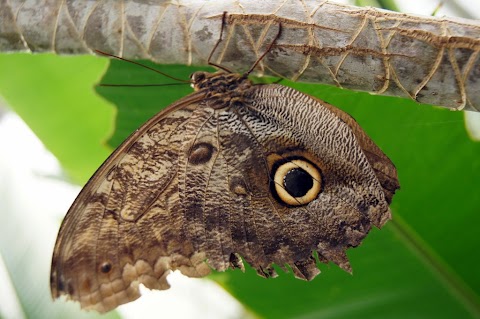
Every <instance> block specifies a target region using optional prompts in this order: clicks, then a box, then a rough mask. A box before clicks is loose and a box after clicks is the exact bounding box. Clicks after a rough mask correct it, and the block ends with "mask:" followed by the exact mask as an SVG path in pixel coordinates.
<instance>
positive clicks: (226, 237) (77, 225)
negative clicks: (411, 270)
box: [51, 85, 398, 312]
mask: <svg viewBox="0 0 480 319" xmlns="http://www.w3.org/2000/svg"><path fill="white" fill-rule="evenodd" d="M242 94H243V95H242V103H241V104H240V105H236V104H232V105H230V106H228V105H224V106H220V107H219V104H218V100H216V101H214V102H215V103H212V105H211V106H212V107H210V105H209V102H212V100H211V99H210V100H209V98H208V97H206V96H205V95H204V94H203V93H201V92H197V93H194V94H192V95H190V96H189V97H187V98H186V99H183V100H181V101H179V102H177V103H176V104H174V105H172V106H170V107H169V108H168V110H167V111H164V112H163V113H160V114H159V115H157V116H156V117H154V118H153V119H152V120H150V121H149V122H147V123H146V124H145V125H144V126H142V127H141V128H140V129H139V130H138V131H137V132H135V133H134V134H133V135H132V136H131V137H129V138H128V139H127V141H126V142H125V143H124V144H123V145H122V146H121V147H120V148H119V149H117V150H116V151H115V153H114V154H113V155H112V156H111V157H110V158H109V159H108V160H107V161H106V162H105V164H104V165H102V167H101V168H100V169H99V170H98V171H97V172H96V173H95V175H94V177H93V178H92V179H91V180H90V181H89V183H88V184H87V185H86V187H85V188H84V189H83V190H82V192H81V193H80V195H79V196H78V198H77V199H76V201H75V203H74V204H73V205H72V208H71V209H70V210H69V212H68V213H67V216H66V218H65V220H64V222H63V224H62V227H61V229H60V232H59V236H58V239H57V243H56V246H55V251H54V256H53V261H52V275H51V287H52V294H53V296H54V297H58V296H60V295H67V296H69V297H70V298H71V299H74V300H77V301H80V303H81V305H82V307H84V308H93V309H96V310H98V311H100V312H105V311H108V310H111V309H113V308H115V307H116V306H117V305H120V304H123V303H126V302H128V301H132V300H134V299H136V298H138V297H139V291H138V284H139V283H143V284H144V285H145V286H147V287H148V288H155V289H166V288H168V283H167V281H166V279H165V277H166V275H167V274H168V272H169V270H174V269H179V270H180V271H181V272H182V273H183V274H185V275H188V276H191V277H201V276H205V275H206V274H208V273H209V271H210V267H211V268H214V269H216V270H219V271H224V270H225V269H227V268H241V269H243V263H242V259H241V258H243V259H244V260H245V261H247V262H248V263H249V264H250V265H251V266H252V267H253V268H254V269H256V270H257V272H258V273H259V274H260V275H261V276H264V277H271V276H275V275H276V274H275V271H274V269H273V268H272V264H273V263H275V264H277V265H279V266H280V267H285V266H286V265H289V266H290V268H291V269H292V270H293V272H294V274H295V276H296V277H298V278H302V279H307V280H310V279H312V278H314V277H315V276H316V275H317V274H318V273H319V270H318V268H317V266H316V260H315V258H314V255H313V253H314V252H315V251H316V252H318V257H319V258H320V260H321V261H323V262H328V261H333V262H335V263H337V264H338V265H339V266H340V267H342V268H343V269H345V270H347V271H350V270H351V269H350V265H349V263H348V260H347V257H346V254H345V250H346V249H347V248H349V247H352V246H357V245H358V244H360V241H361V240H362V239H363V238H364V237H365V236H366V234H367V233H368V231H369V230H370V228H371V225H372V224H373V225H377V226H379V227H380V226H382V225H383V224H384V223H385V222H386V221H387V220H388V219H389V218H390V211H389V208H388V202H389V201H390V199H391V195H388V194H387V188H388V187H386V188H383V187H382V185H387V184H389V182H390V184H389V185H390V186H389V187H390V188H389V191H390V192H393V191H394V190H395V189H396V188H398V182H397V180H396V171H395V168H394V166H393V164H392V163H391V162H390V161H389V160H388V158H387V157H386V156H385V155H383V153H382V152H381V151H380V150H379V149H378V147H376V146H375V145H374V144H373V142H371V140H370V139H369V138H368V136H366V134H365V133H363V131H362V130H361V129H360V128H359V127H358V125H356V123H355V122H354V121H353V119H351V118H350V117H348V116H347V115H345V114H344V113H342V112H341V111H338V110H336V109H332V108H333V107H331V106H328V105H326V104H324V103H323V102H321V101H319V100H316V99H314V98H312V97H309V96H307V95H305V94H302V93H300V92H298V91H295V90H293V89H290V88H287V87H284V86H281V85H265V86H251V87H250V88H248V89H245V91H244V92H243V93H242ZM213 105H215V106H214V107H213ZM335 110H336V111H335ZM372 145H373V146H372ZM285 167H287V169H284V168H285ZM288 167H289V168H288ZM312 168H313V170H312ZM279 171H280V172H283V171H284V173H280V179H277V175H278V174H277V172H279ZM292 171H293V172H296V173H295V174H297V173H298V172H300V175H295V174H293V175H294V178H293V181H294V182H293V186H292V183H291V182H288V183H287V182H286V175H287V174H289V173H290V172H292ZM310 172H313V173H312V175H311V176H310V177H309V175H308V174H310ZM282 174H284V175H282ZM295 176H296V177H295ZM299 176H300V177H299ZM379 176H382V177H379ZM299 181H300V183H298V182H299ZM295 183H297V184H300V185H295ZM302 183H303V184H305V183H306V184H308V183H310V184H312V185H316V186H317V187H316V188H315V187H311V189H314V188H315V189H316V193H313V196H310V195H309V196H310V197H309V198H307V197H308V196H307V195H308V194H310V193H311V191H310V190H309V189H308V187H304V186H302V185H301V184H302ZM392 185H393V186H392ZM297 186H298V187H297ZM290 188H292V189H293V192H294V193H296V192H300V193H301V192H305V193H306V194H307V195H305V196H303V195H302V196H298V197H295V198H293V199H292V198H290V201H288V200H287V201H285V198H284V196H287V197H288V195H282V194H283V193H285V192H283V193H282V191H283V190H285V191H286V192H287V193H288V192H292V189H290ZM392 194H393V193H392ZM306 198H307V199H306ZM205 262H206V263H205Z"/></svg>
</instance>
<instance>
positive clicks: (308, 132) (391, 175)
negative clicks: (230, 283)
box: [225, 85, 399, 279]
mask: <svg viewBox="0 0 480 319" xmlns="http://www.w3.org/2000/svg"><path fill="white" fill-rule="evenodd" d="M245 105H246V108H243V109H241V111H240V113H242V114H241V118H242V121H243V122H244V124H245V126H246V127H248V130H249V131H250V132H251V134H250V136H251V141H248V142H246V144H248V145H253V148H254V150H251V151H252V154H256V156H252V155H251V154H250V155H249V156H247V157H246V158H249V159H250V162H249V163H248V165H244V166H245V168H248V167H255V169H252V170H247V169H245V170H243V172H242V174H241V175H243V176H244V179H245V183H246V184H247V188H249V187H251V188H254V186H255V187H257V188H258V187H260V185H262V186H261V187H263V190H264V191H263V192H259V193H257V194H265V193H268V192H266V190H267V189H268V188H267V185H266V183H265V178H266V176H267V177H268V176H269V177H270V185H272V181H271V180H272V178H273V177H272V176H273V174H272V171H273V170H274V168H275V167H276V166H278V165H279V164H278V163H285V162H286V161H290V162H292V163H293V162H295V161H294V160H293V159H303V160H305V161H306V162H307V163H311V164H312V165H313V166H316V167H317V168H318V169H319V171H320V175H321V185H322V189H321V193H320V194H318V196H317V197H316V198H315V199H313V200H312V201H310V202H308V203H307V204H304V205H298V206H292V205H289V204H286V203H285V202H283V203H282V200H281V199H280V200H279V198H278V196H273V198H272V194H271V193H272V187H271V186H270V194H269V197H267V198H261V199H259V200H258V203H257V204H256V206H254V207H253V208H252V209H251V211H250V214H253V215H254V216H255V217H253V218H252V222H251V224H252V225H254V230H253V231H252V230H250V231H251V232H254V233H255V234H256V238H257V242H258V243H259V244H260V245H259V247H261V248H262V249H261V251H263V252H264V255H261V254H260V253H258V254H257V255H255V256H253V255H250V258H245V259H247V261H249V263H251V264H252V266H253V267H255V268H256V269H257V271H258V272H259V273H262V272H263V271H264V270H265V269H269V267H270V264H271V263H272V262H274V263H276V264H278V265H281V266H282V265H285V264H289V265H290V266H291V267H292V269H293V271H294V273H295V275H296V276H297V277H299V278H305V279H312V278H313V277H315V276H316V275H317V274H318V273H319V271H318V269H317V268H316V265H315V260H314V258H313V255H312V253H313V252H314V251H317V252H318V256H319V258H320V260H321V261H324V262H328V261H333V262H335V263H336V264H338V265H339V266H340V267H342V268H343V269H345V270H347V271H351V268H350V265H349V263H348V260H347V257H346V254H345V250H346V249H347V248H349V247H355V246H358V245H359V244H360V242H361V240H362V239H363V238H364V237H365V236H366V235H367V233H368V232H369V230H370V228H371V226H372V225H375V226H377V227H381V226H383V225H384V224H385V222H387V221H388V220H389V219H390V218H391V214H390V209H389V203H390V201H391V198H392V196H393V193H394V191H395V190H396V189H397V188H398V185H399V184H398V179H397V176H396V170H395V167H394V165H393V164H392V162H391V161H390V160H389V159H388V158H387V157H386V156H385V155H384V154H383V153H382V152H381V151H380V149H379V148H378V147H377V146H376V145H375V144H374V143H373V142H372V141H371V140H370V138H369V137H368V136H367V135H366V134H365V132H364V131H363V130H362V129H361V128H360V127H359V126H358V124H356V123H355V122H354V120H353V119H352V118H351V117H350V116H347V115H346V114H345V113H343V112H341V111H339V110H337V109H335V108H334V107H333V106H330V105H327V104H326V103H324V102H322V101H319V100H317V99H314V98H312V97H310V96H308V95H305V94H303V93H301V92H298V91H296V90H294V89H291V88H288V87H284V86H281V85H265V86H254V87H253V88H252V89H251V90H250V92H249V93H248V94H247V99H246V103H245ZM253 137H254V138H253ZM230 140H232V141H233V140H235V141H237V142H236V143H237V146H235V145H229V146H228V147H225V149H226V150H230V151H232V154H231V159H232V161H233V160H235V159H236V160H237V161H238V158H236V157H235V156H236V155H235V154H238V153H239V152H240V149H239V148H241V146H238V143H239V142H238V141H242V138H240V137H236V138H235V139H230ZM239 165H240V164H239ZM295 165H296V164H295ZM240 167H241V165H240ZM248 172H251V174H248ZM275 183H277V182H276V181H275ZM254 193H255V192H254ZM253 200H254V199H253V196H252V202H253ZM252 202H251V203H250V204H251V205H253V203H252ZM243 207H248V206H247V205H246V204H244V206H243ZM248 214H249V213H247V215H248ZM255 247H256V246H255ZM245 250H246V249H245ZM237 251H238V250H237ZM238 252H239V253H240V255H242V256H245V255H248V254H245V253H242V252H241V251H238ZM268 273H269V271H267V273H266V274H265V275H268Z"/></svg>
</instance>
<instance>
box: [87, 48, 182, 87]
mask: <svg viewBox="0 0 480 319" xmlns="http://www.w3.org/2000/svg"><path fill="white" fill-rule="evenodd" d="M94 51H95V52H97V53H98V54H101V55H105V56H108V57H111V58H115V59H117V60H121V61H125V62H128V63H132V64H135V65H138V66H141V67H142V68H145V69H147V70H150V71H153V72H156V73H158V74H161V75H163V76H166V77H167V78H170V79H172V80H175V81H179V82H184V83H191V81H187V80H184V79H179V78H176V77H174V76H171V75H168V74H166V73H163V72H162V71H159V70H156V69H154V68H151V67H149V66H146V65H145V64H142V63H138V62H135V61H132V60H128V59H125V58H122V57H119V56H116V55H113V54H110V53H107V52H103V51H100V50H94Z"/></svg>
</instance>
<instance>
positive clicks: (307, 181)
mask: <svg viewBox="0 0 480 319" xmlns="http://www.w3.org/2000/svg"><path fill="white" fill-rule="evenodd" d="M283 184H284V185H283V186H285V190H286V191H287V192H288V193H289V194H290V195H292V196H293V197H302V196H304V195H305V194H306V193H307V192H308V191H309V190H310V189H311V188H312V186H313V179H312V176H310V174H308V173H307V172H305V171H304V170H303V169H301V168H294V169H292V170H290V171H288V173H287V175H285V178H284V179H283Z"/></svg>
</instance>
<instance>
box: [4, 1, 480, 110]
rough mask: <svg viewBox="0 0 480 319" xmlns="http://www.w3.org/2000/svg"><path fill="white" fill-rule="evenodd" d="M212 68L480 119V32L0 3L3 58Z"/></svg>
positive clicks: (339, 16)
mask: <svg viewBox="0 0 480 319" xmlns="http://www.w3.org/2000/svg"><path fill="white" fill-rule="evenodd" d="M224 11H226V12H227V13H228V15H227V25H226V29H225V33H224V40H223V41H222V43H221V44H220V46H219V47H218V49H217V50H216V52H214V55H213V62H215V63H216V64H220V65H222V66H225V67H227V68H229V69H231V70H234V71H236V72H241V71H245V70H247V69H248V68H249V67H250V66H251V65H252V64H253V63H254V61H255V60H256V59H257V57H258V56H260V55H261V54H262V53H263V52H264V50H265V48H266V47H267V46H268V45H269V44H270V43H271V41H272V38H273V37H274V35H275V34H276V32H277V30H278V27H279V25H280V24H281V25H282V29H283V32H282V36H281V38H280V39H279V40H278V41H277V43H276V44H275V46H274V48H273V49H272V50H271V51H270V52H269V53H268V54H267V56H266V57H265V58H264V59H263V60H262V61H261V63H260V64H259V67H258V71H259V72H260V73H266V74H271V75H277V76H281V77H285V78H289V79H292V80H296V81H307V82H319V83H327V84H332V85H336V86H339V87H344V88H349V89H354V90H362V91H369V92H372V93H375V94H385V95H394V96H401V97H409V98H412V99H415V100H416V101H418V102H422V103H428V104H434V105H441V106H444V107H448V108H451V109H457V110H460V109H465V110H477V111H479V110H480V89H479V84H478V81H480V57H479V52H480V23H479V22H478V21H474V20H466V19H458V18H434V17H421V16H415V15H406V14H400V13H395V12H389V11H384V10H379V9H374V8H358V7H353V6H346V5H341V4H336V3H332V2H329V1H319V0H283V1H253V0H222V1H206V0H178V1H173V0H172V1H162V0H159V1H147V0H144V1H138V0H136V1H133V0H124V1H119V0H63V1H62V0H43V1H42V0H24V1H21V0H0V52H25V51H26V52H52V51H53V52H56V53H58V54H85V53H87V54H91V53H92V52H93V50H95V49H97V50H101V51H104V52H108V53H111V54H116V55H119V56H122V57H125V58H128V59H138V58H141V59H149V60H152V61H155V62H158V63H181V64H196V65H204V64H207V58H208V56H209V55H210V53H211V50H212V48H213V47H214V45H215V43H216V42H217V40H218V39H219V33H220V29H221V20H222V14H223V12H224Z"/></svg>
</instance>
